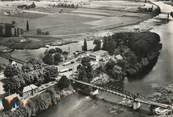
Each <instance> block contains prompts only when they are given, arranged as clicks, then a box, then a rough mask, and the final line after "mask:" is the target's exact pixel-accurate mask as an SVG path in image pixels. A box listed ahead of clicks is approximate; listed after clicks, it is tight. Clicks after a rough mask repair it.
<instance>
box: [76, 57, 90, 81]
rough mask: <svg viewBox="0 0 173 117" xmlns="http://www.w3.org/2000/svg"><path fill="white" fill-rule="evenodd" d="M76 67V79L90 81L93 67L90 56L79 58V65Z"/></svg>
mask: <svg viewBox="0 0 173 117" xmlns="http://www.w3.org/2000/svg"><path fill="white" fill-rule="evenodd" d="M77 69H78V73H79V74H78V79H79V80H82V81H85V82H90V81H91V80H92V78H93V69H92V66H91V64H90V58H89V57H83V58H82V60H81V65H79V66H78V67H77Z"/></svg>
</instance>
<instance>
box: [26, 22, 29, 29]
mask: <svg viewBox="0 0 173 117" xmlns="http://www.w3.org/2000/svg"><path fill="white" fill-rule="evenodd" d="M26 31H29V22H28V20H27V22H26Z"/></svg>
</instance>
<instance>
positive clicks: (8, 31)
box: [0, 23, 23, 37]
mask: <svg viewBox="0 0 173 117" xmlns="http://www.w3.org/2000/svg"><path fill="white" fill-rule="evenodd" d="M22 34H23V29H21V28H19V27H16V26H15V24H13V23H11V24H10V23H0V37H17V36H20V35H22Z"/></svg>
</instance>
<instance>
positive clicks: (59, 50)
mask: <svg viewBox="0 0 173 117" xmlns="http://www.w3.org/2000/svg"><path fill="white" fill-rule="evenodd" d="M55 50H56V52H58V53H60V54H61V53H62V52H63V51H62V49H60V48H57V47H56V48H55Z"/></svg>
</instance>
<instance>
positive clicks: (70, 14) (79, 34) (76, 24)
mask: <svg viewBox="0 0 173 117" xmlns="http://www.w3.org/2000/svg"><path fill="white" fill-rule="evenodd" d="M126 2H127V3H128V7H129V8H127V4H124V1H123V0H122V1H93V2H91V3H90V5H86V6H84V7H82V8H78V9H71V8H63V13H58V11H59V10H60V8H55V7H52V6H49V5H48V4H49V2H48V3H47V5H48V6H39V4H40V3H38V7H36V8H34V9H29V10H24V11H23V12H22V14H25V13H27V14H28V15H27V16H30V15H32V14H34V15H33V16H32V17H31V18H30V17H26V16H22V17H21V16H18V15H14V16H11V15H9V16H5V15H3V12H2V13H1V14H2V16H0V20H1V21H3V23H11V21H13V20H14V21H16V25H17V26H19V27H21V28H23V29H24V30H25V25H26V20H29V25H30V31H29V32H25V34H24V36H25V35H31V36H33V35H36V31H37V29H41V30H42V31H43V32H45V31H48V32H49V33H50V35H48V36H45V37H44V36H42V35H36V36H37V38H30V37H27V38H24V39H25V40H27V41H26V43H25V42H20V41H17V42H18V43H17V44H12V42H13V41H14V40H18V39H16V38H14V40H10V39H8V38H5V39H3V40H0V44H1V45H5V46H7V47H9V48H14V49H36V48H40V47H44V46H45V45H49V44H50V43H54V42H55V43H56V41H57V40H59V39H60V40H61V39H62V40H64V39H65V40H71V41H76V40H77V41H79V40H81V39H83V38H86V37H88V34H89V33H90V35H95V33H98V32H100V31H102V30H107V29H114V28H120V27H126V26H129V25H135V24H138V23H140V22H143V21H144V20H147V19H149V18H152V17H154V16H156V15H158V14H159V8H158V7H156V6H154V5H153V6H152V4H150V3H144V2H132V1H126ZM24 3H25V2H24ZM24 3H23V4H24ZM2 4H4V6H7V9H8V10H7V11H11V10H12V9H13V8H14V6H16V5H17V4H19V3H15V2H12V3H10V2H2ZM20 4H22V3H20ZM36 4H37V2H36ZM52 4H53V3H52ZM110 4H113V5H115V6H110ZM13 5H14V6H13ZM10 6H11V8H10ZM1 7H2V6H1ZM1 7H0V9H2V11H3V10H4V7H2V8H1ZM139 8H141V9H143V10H144V11H140V10H139ZM149 8H152V10H150V11H147V10H146V9H149ZM5 10H6V9H5ZM35 13H36V14H35ZM17 14H18V13H17ZM19 14H20V13H19ZM37 15H38V16H37ZM57 19H59V20H57ZM108 22H109V23H108ZM74 29H75V30H74ZM55 37H56V38H55ZM48 38H49V40H48ZM4 40H5V41H4Z"/></svg>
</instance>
